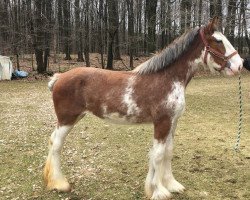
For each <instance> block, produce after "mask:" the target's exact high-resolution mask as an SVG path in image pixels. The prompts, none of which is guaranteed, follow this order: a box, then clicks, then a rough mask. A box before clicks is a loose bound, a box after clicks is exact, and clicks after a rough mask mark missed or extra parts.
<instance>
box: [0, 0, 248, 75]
mask: <svg viewBox="0 0 250 200" xmlns="http://www.w3.org/2000/svg"><path fill="white" fill-rule="evenodd" d="M249 11H250V0H212V1H208V0H205V1H202V0H1V1H0V54H1V55H14V56H15V58H16V61H17V68H19V61H18V59H19V56H20V55H22V54H35V58H36V63H37V71H38V72H39V73H44V72H46V71H47V68H48V60H49V56H53V58H54V62H56V61H57V54H60V53H64V55H65V59H66V60H70V59H71V55H72V54H77V61H79V62H86V63H85V65H86V66H90V65H91V63H90V59H89V54H90V53H93V52H95V53H99V54H100V55H101V61H100V63H101V66H102V68H106V69H111V70H112V69H113V60H114V59H121V55H123V54H127V55H129V57H130V68H131V69H132V68H133V58H134V57H135V56H140V55H149V54H150V53H154V52H155V51H157V50H160V49H162V48H164V47H165V46H166V45H168V44H169V43H170V42H171V41H172V40H173V39H175V38H176V37H178V36H179V35H181V34H182V33H183V32H184V31H185V30H186V29H188V28H192V27H195V26H200V25H202V24H205V23H207V22H208V21H209V19H211V18H212V17H213V16H214V15H217V16H220V17H221V19H222V26H221V28H222V27H223V30H222V31H223V32H224V33H225V35H226V36H227V37H228V38H229V40H230V42H231V43H232V44H233V45H234V46H236V48H237V49H238V52H239V53H240V54H248V53H249V49H250V39H249V36H250V12H249ZM104 55H107V61H105V60H104Z"/></svg>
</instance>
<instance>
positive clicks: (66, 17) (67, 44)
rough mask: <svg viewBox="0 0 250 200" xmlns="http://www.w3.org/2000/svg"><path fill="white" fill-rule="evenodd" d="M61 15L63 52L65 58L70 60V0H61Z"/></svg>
mask: <svg viewBox="0 0 250 200" xmlns="http://www.w3.org/2000/svg"><path fill="white" fill-rule="evenodd" d="M63 15H64V18H63V19H64V21H63V23H64V53H65V55H66V56H65V60H71V56H70V54H71V47H70V46H71V45H70V41H71V39H70V31H71V24H70V1H68V0H63Z"/></svg>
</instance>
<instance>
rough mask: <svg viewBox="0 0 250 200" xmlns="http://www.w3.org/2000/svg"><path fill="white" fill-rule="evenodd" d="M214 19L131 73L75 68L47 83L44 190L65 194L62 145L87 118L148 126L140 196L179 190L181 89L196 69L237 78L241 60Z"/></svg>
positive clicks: (67, 187)
mask: <svg viewBox="0 0 250 200" xmlns="http://www.w3.org/2000/svg"><path fill="white" fill-rule="evenodd" d="M217 23H218V19H217V18H214V19H213V20H212V22H210V23H209V24H208V25H207V26H204V27H201V28H194V29H192V30H190V31H188V32H186V33H185V34H183V35H182V36H181V37H180V38H178V39H176V40H175V41H173V42H172V44H170V45H169V46H168V47H167V48H166V49H164V50H163V51H162V52H161V53H159V54H157V55H155V56H154V57H152V58H151V59H149V60H148V61H146V62H145V63H142V64H141V65H139V66H138V67H137V68H136V69H135V70H134V71H130V72H125V71H124V72H117V71H107V70H102V69H96V68H85V67H82V68H75V69H72V70H70V71H68V72H65V73H62V74H56V75H55V76H54V77H53V78H52V80H51V81H50V82H49V88H50V90H51V91H52V93H53V101H54V107H55V112H56V115H57V119H58V125H57V127H56V129H55V130H54V132H53V133H52V135H51V138H50V142H49V155H48V157H47V161H46V165H45V168H44V178H45V182H46V185H47V188H48V189H57V190H59V191H69V190H70V185H69V183H68V181H67V180H66V178H65V177H64V176H63V174H62V172H61V168H60V152H61V149H62V147H63V142H64V140H65V138H66V136H67V134H68V133H69V132H70V130H71V129H72V128H73V126H74V125H75V124H76V123H77V122H78V121H79V120H80V119H81V118H83V117H84V115H85V114H86V112H87V111H88V112H90V113H92V114H94V115H96V116H97V117H100V118H102V119H108V120H110V121H113V122H116V123H126V124H128V123H129V124H140V123H150V122H151V123H153V125H154V140H153V148H152V149H151V152H150V159H149V171H148V175H147V178H146V183H145V190H146V195H147V196H148V197H149V198H151V199H157V200H158V199H168V198H169V197H170V196H171V192H183V190H184V189H185V188H184V187H183V186H182V185H181V184H180V183H179V182H177V181H176V180H175V178H174V176H173V174H172V169H171V160H172V157H173V153H172V151H173V136H174V132H175V128H176V124H177V121H178V118H179V117H180V116H181V115H182V113H183V111H184V107H185V88H186V86H187V85H188V83H189V81H190V80H191V78H192V77H193V75H194V73H195V71H196V69H197V67H198V66H199V65H201V64H203V65H207V66H208V67H209V68H210V69H215V70H217V71H224V72H225V73H226V74H228V75H233V74H235V73H237V72H239V71H240V70H241V68H242V59H241V57H240V56H239V54H238V53H237V51H235V49H234V47H233V46H232V45H231V44H230V42H229V41H228V40H227V38H226V37H225V36H224V35H223V34H222V33H220V32H218V31H217V29H216V27H217Z"/></svg>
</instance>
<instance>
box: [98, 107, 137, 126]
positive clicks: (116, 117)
mask: <svg viewBox="0 0 250 200" xmlns="http://www.w3.org/2000/svg"><path fill="white" fill-rule="evenodd" d="M102 111H103V118H104V120H106V121H108V122H110V123H113V124H123V125H131V124H134V123H136V118H135V117H129V118H128V117H126V116H122V115H121V114H119V113H118V112H113V113H109V112H108V107H107V106H106V105H103V106H102Z"/></svg>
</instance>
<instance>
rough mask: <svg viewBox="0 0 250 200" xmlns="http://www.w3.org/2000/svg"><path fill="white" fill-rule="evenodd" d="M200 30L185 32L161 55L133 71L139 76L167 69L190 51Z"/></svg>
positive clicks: (197, 28)
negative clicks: (185, 52) (189, 48)
mask: <svg viewBox="0 0 250 200" xmlns="http://www.w3.org/2000/svg"><path fill="white" fill-rule="evenodd" d="M198 30H199V27H196V28H194V29H191V30H189V31H187V32H185V33H184V34H183V35H182V36H180V37H179V38H177V39H175V40H174V41H173V42H172V43H171V44H170V45H168V46H167V47H166V48H165V49H164V50H162V51H161V53H159V54H157V55H155V56H154V57H152V58H150V59H149V60H147V61H146V62H144V63H142V64H140V65H139V66H138V67H136V68H135V69H134V70H133V71H134V72H135V73H138V74H150V73H154V72H158V71H160V70H162V69H164V68H166V67H167V66H169V65H170V64H171V63H173V62H174V61H175V60H176V59H178V58H179V57H180V56H181V55H182V53H183V52H184V51H186V50H187V49H188V47H189V46H190V44H191V43H192V42H193V40H194V38H195V36H196V35H197V34H198Z"/></svg>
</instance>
